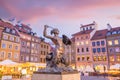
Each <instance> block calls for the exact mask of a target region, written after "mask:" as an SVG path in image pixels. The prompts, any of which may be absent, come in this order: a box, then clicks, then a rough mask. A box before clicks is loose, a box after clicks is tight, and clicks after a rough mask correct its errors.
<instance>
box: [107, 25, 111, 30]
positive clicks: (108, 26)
mask: <svg viewBox="0 0 120 80" xmlns="http://www.w3.org/2000/svg"><path fill="white" fill-rule="evenodd" d="M107 29H108V31H110V30H111V29H112V26H111V25H110V24H109V23H108V24H107Z"/></svg>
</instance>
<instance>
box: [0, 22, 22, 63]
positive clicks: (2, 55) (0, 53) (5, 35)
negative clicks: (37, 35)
mask: <svg viewBox="0 0 120 80" xmlns="http://www.w3.org/2000/svg"><path fill="white" fill-rule="evenodd" d="M0 26H1V27H2V31H1V40H0V44H1V46H0V60H1V61H2V60H5V59H11V60H13V61H15V62H19V56H20V36H19V34H18V33H17V31H16V30H15V29H14V26H13V25H12V24H10V23H8V22H4V21H3V20H0Z"/></svg>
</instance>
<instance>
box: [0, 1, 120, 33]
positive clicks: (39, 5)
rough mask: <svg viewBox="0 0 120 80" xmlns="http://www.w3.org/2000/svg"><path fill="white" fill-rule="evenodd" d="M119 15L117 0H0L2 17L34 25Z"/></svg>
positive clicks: (119, 2)
mask: <svg viewBox="0 0 120 80" xmlns="http://www.w3.org/2000/svg"><path fill="white" fill-rule="evenodd" d="M119 14H120V0H0V17H1V18H5V19H6V18H10V17H16V18H17V19H18V20H23V21H25V22H27V23H30V24H35V26H37V25H40V24H44V23H46V24H55V23H56V24H59V25H61V24H62V23H63V26H69V25H78V23H79V24H80V22H82V23H84V22H86V23H87V22H90V21H91V20H96V21H98V23H101V22H102V23H103V21H104V20H107V19H108V20H109V21H111V19H113V18H112V17H111V16H113V17H114V19H113V23H114V21H115V23H116V22H117V21H116V20H119V19H120V16H119ZM102 18H103V21H102ZM99 21H100V22H99ZM104 22H106V21H104ZM68 23H69V25H68ZM119 23H120V22H119ZM71 30H72V29H71ZM71 32H72V31H71Z"/></svg>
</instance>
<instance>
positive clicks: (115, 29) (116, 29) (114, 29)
mask: <svg viewBox="0 0 120 80" xmlns="http://www.w3.org/2000/svg"><path fill="white" fill-rule="evenodd" d="M118 30H120V27H115V28H112V29H111V30H110V32H112V31H118Z"/></svg>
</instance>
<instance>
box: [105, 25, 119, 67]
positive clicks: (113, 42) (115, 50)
mask: <svg viewBox="0 0 120 80" xmlns="http://www.w3.org/2000/svg"><path fill="white" fill-rule="evenodd" d="M106 36H107V37H106V39H107V49H108V56H109V58H108V63H109V64H108V66H109V67H110V66H111V65H114V64H117V63H118V64H120V27H115V28H112V27H111V26H110V25H109V24H108V32H107V35H106Z"/></svg>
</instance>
